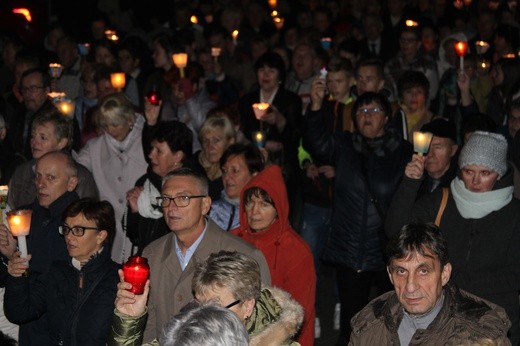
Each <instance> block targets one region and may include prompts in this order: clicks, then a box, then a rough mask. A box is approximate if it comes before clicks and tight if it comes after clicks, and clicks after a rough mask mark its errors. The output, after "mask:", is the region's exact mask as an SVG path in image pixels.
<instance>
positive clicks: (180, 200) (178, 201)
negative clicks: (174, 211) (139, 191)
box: [156, 195, 206, 208]
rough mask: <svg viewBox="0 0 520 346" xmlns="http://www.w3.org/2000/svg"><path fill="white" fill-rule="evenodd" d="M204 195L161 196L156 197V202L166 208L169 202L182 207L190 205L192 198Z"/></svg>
mask: <svg viewBox="0 0 520 346" xmlns="http://www.w3.org/2000/svg"><path fill="white" fill-rule="evenodd" d="M204 197H206V195H198V196H177V197H169V196H161V197H157V198H156V200H157V204H159V205H160V206H161V207H163V208H168V207H169V206H170V205H171V203H172V202H173V204H175V206H176V207H179V208H183V207H187V206H189V205H190V200H191V199H192V198H204Z"/></svg>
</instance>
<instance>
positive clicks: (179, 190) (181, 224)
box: [162, 176, 211, 237]
mask: <svg viewBox="0 0 520 346" xmlns="http://www.w3.org/2000/svg"><path fill="white" fill-rule="evenodd" d="M202 192H203V191H202V188H201V186H200V185H199V183H198V181H197V180H196V179H195V178H193V177H190V176H176V177H171V178H170V179H168V180H167V181H166V182H165V183H164V186H163V188H162V195H163V196H164V197H172V198H173V197H179V196H200V195H203V193H202ZM210 207H211V198H209V197H203V198H192V199H190V204H189V205H188V206H186V207H177V206H176V205H175V203H174V202H173V201H171V202H170V205H169V206H168V207H164V208H163V214H164V219H165V220H166V224H167V225H168V228H170V230H171V231H172V232H174V233H175V234H176V235H177V236H178V237H180V236H183V235H189V234H193V233H195V232H198V231H200V232H202V229H203V227H204V215H206V214H207V213H208V211H209V208H210Z"/></svg>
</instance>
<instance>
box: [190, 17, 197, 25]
mask: <svg viewBox="0 0 520 346" xmlns="http://www.w3.org/2000/svg"><path fill="white" fill-rule="evenodd" d="M190 22H191V23H192V24H199V19H198V18H197V17H196V16H191V17H190Z"/></svg>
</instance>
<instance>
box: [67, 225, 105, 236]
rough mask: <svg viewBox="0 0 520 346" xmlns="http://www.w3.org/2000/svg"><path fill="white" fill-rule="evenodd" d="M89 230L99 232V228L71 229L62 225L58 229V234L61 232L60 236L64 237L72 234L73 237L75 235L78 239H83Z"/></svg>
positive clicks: (80, 227) (75, 227)
mask: <svg viewBox="0 0 520 346" xmlns="http://www.w3.org/2000/svg"><path fill="white" fill-rule="evenodd" d="M87 229H91V230H95V231H98V230H99V228H97V227H84V226H73V227H70V226H67V225H61V226H59V227H58V232H60V234H61V235H63V236H66V235H67V234H69V233H70V232H72V235H74V236H76V237H83V235H84V234H85V230H87Z"/></svg>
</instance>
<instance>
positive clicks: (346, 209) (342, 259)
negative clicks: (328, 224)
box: [303, 84, 412, 345]
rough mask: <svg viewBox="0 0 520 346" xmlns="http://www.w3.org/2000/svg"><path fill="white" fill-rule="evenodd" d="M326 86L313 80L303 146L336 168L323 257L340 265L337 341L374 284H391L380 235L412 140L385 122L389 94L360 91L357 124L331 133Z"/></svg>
mask: <svg viewBox="0 0 520 346" xmlns="http://www.w3.org/2000/svg"><path fill="white" fill-rule="evenodd" d="M324 96H325V86H324V85H321V84H314V85H313V88H312V89H311V99H312V102H311V105H310V107H309V111H308V112H307V114H306V116H305V123H304V125H305V127H304V128H305V130H304V143H303V144H304V146H305V148H306V149H307V150H308V151H309V152H310V153H311V155H312V156H313V157H315V158H317V159H318V160H320V161H322V162H328V163H329V164H332V165H334V166H335V168H336V177H337V178H336V181H335V185H334V190H333V196H334V208H335V209H334V214H333V217H332V231H331V235H330V239H329V240H328V241H327V244H326V245H325V249H324V251H323V254H324V255H323V258H324V259H325V260H327V261H329V262H331V263H334V264H335V266H336V275H337V284H338V290H339V298H340V304H341V334H340V341H339V342H338V345H339V344H346V343H347V341H348V337H349V336H350V324H349V321H350V319H351V318H352V317H353V316H354V314H355V313H356V312H358V311H359V310H361V309H362V308H363V307H364V306H365V305H366V304H367V303H368V299H369V293H370V286H371V285H372V284H376V286H377V289H378V292H379V294H381V293H383V292H385V291H387V290H390V289H391V285H390V282H389V281H388V277H387V274H386V270H385V259H384V256H383V251H382V249H383V248H384V247H382V245H384V244H383V243H382V242H381V241H382V240H383V239H384V233H383V224H384V223H383V221H384V217H385V214H386V211H387V209H388V206H389V204H390V201H391V199H392V196H393V195H394V193H395V191H396V189H397V186H398V184H399V182H400V180H401V177H402V175H403V172H404V168H405V166H406V164H407V163H408V161H409V160H410V158H411V155H412V148H411V145H410V144H409V143H408V142H406V141H404V140H402V139H401V138H400V137H399V136H398V134H397V133H396V132H395V131H393V130H392V129H390V128H389V127H388V126H387V124H388V121H389V117H390V114H391V107H390V104H389V103H388V101H387V99H386V98H385V96H383V95H381V94H376V93H372V92H367V93H364V94H363V95H361V96H360V97H359V98H358V99H357V100H356V102H355V103H354V105H353V106H352V118H353V119H354V122H355V125H356V130H355V131H354V132H353V133H350V132H343V133H338V132H337V133H335V134H330V132H329V131H328V127H327V124H326V119H324V117H323V116H322V115H320V109H321V105H322V103H323V98H324Z"/></svg>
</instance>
